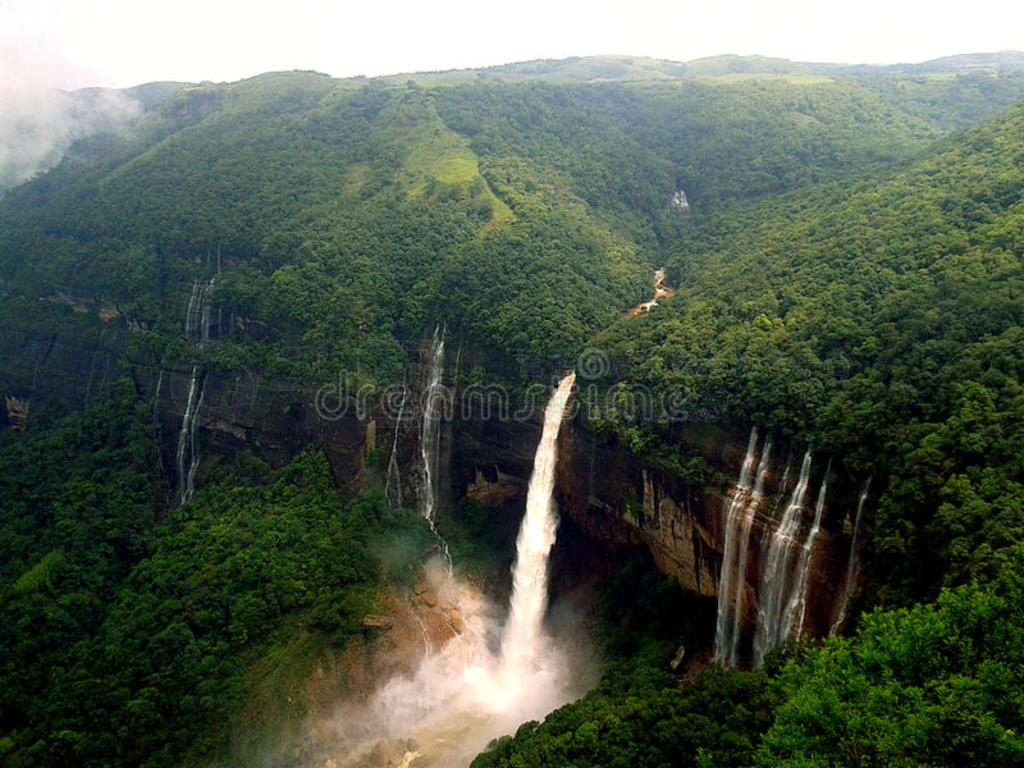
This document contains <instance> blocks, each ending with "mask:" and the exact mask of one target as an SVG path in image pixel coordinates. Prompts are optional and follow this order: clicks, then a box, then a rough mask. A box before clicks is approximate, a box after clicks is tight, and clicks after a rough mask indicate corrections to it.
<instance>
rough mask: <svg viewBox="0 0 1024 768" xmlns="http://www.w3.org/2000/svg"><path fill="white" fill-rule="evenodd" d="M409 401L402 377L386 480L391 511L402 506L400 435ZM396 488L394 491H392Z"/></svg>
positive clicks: (386, 497) (385, 496)
mask: <svg viewBox="0 0 1024 768" xmlns="http://www.w3.org/2000/svg"><path fill="white" fill-rule="evenodd" d="M408 399H409V390H408V389H407V388H406V386H405V377H404V376H403V377H402V402H401V403H399V405H398V418H397V419H396V420H395V436H394V439H393V440H392V441H391V458H390V459H388V473H387V477H386V478H385V480H384V499H385V501H387V504H388V506H389V507H390V508H391V509H397V508H398V507H400V506H402V476H401V474H400V473H399V471H398V433H399V431H400V430H401V428H402V416H404V415H405V401H406V400H408ZM392 488H394V491H392V490H391V489H392Z"/></svg>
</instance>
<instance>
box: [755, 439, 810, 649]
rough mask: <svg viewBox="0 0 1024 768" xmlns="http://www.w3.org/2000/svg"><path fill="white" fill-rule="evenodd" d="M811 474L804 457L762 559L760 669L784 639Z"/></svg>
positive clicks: (757, 636) (807, 457) (758, 637)
mask: <svg viewBox="0 0 1024 768" xmlns="http://www.w3.org/2000/svg"><path fill="white" fill-rule="evenodd" d="M810 474H811V452H810V451H808V452H807V453H806V454H804V461H803V464H802V465H801V467H800V477H799V478H798V479H797V483H796V487H795V488H794V489H793V495H792V496H791V497H790V499H789V504H787V505H786V509H785V510H784V511H783V513H782V517H781V519H780V520H779V524H778V526H777V527H776V529H775V532H774V533H773V534H772V538H771V541H770V542H769V545H768V553H767V555H765V558H764V565H763V568H764V570H763V571H762V575H761V588H760V590H759V592H758V594H759V595H760V606H759V609H758V612H757V631H756V633H755V635H754V665H755V666H761V664H762V663H764V658H765V656H766V655H767V654H768V652H769V651H770V650H772V649H773V648H775V647H776V646H777V645H779V644H780V643H782V642H783V641H784V640H785V639H786V634H785V632H786V629H787V628H786V627H785V626H784V623H783V619H784V613H785V608H786V601H787V597H788V596H789V594H790V591H791V585H792V579H791V571H790V560H791V555H792V552H793V545H794V544H795V543H796V540H797V536H798V535H799V533H800V520H801V517H802V512H803V509H804V496H806V494H807V486H808V483H809V481H810Z"/></svg>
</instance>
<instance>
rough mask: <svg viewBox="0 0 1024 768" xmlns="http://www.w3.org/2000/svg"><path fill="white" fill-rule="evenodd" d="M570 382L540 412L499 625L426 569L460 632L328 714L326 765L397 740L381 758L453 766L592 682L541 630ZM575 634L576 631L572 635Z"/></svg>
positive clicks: (466, 594) (359, 761)
mask: <svg viewBox="0 0 1024 768" xmlns="http://www.w3.org/2000/svg"><path fill="white" fill-rule="evenodd" d="M574 381H575V375H574V374H571V373H570V374H569V375H568V376H566V377H565V378H564V379H563V380H562V381H561V383H560V384H559V386H558V390H557V391H556V392H555V394H554V395H553V396H552V398H551V400H550V401H549V403H548V406H547V408H546V410H545V416H544V430H543V434H542V435H541V440H540V443H539V445H538V447H537V453H536V456H535V458H534V468H533V474H532V476H531V478H530V485H529V491H528V494H527V502H526V513H525V514H524V516H523V522H522V525H521V528H520V531H519V536H518V538H517V540H516V547H517V556H516V564H515V567H514V571H513V593H512V597H511V600H510V609H509V615H508V619H507V620H506V623H505V627H504V630H503V631H502V630H501V629H500V623H499V621H498V617H497V614H498V611H497V610H496V609H495V607H494V606H493V605H491V604H490V603H489V602H488V601H487V600H485V599H484V598H483V597H482V596H481V595H480V593H479V592H477V591H476V590H474V589H473V588H472V587H470V586H469V585H467V584H465V583H463V582H462V581H461V580H459V579H457V578H453V577H451V576H450V575H447V574H441V573H440V572H439V571H440V569H435V571H434V572H433V575H432V577H431V584H432V588H433V589H434V590H435V591H436V593H437V597H438V598H439V600H440V601H441V603H446V602H450V603H452V604H454V605H457V606H458V609H459V612H460V614H461V617H462V620H463V622H464V625H465V626H464V629H463V631H462V633H461V634H459V635H458V636H456V637H455V638H453V639H451V640H450V641H449V642H448V643H447V644H445V645H444V646H443V647H441V648H440V649H438V650H436V651H430V652H428V655H427V656H426V658H425V659H424V660H423V662H422V663H421V665H420V667H419V669H418V670H417V671H416V673H415V674H414V675H413V676H412V677H411V678H406V677H395V678H393V679H391V680H390V681H389V682H387V683H386V684H385V685H384V686H382V687H381V688H380V689H379V690H378V691H377V692H376V693H375V694H374V696H373V698H372V699H371V700H370V702H369V703H368V705H367V707H366V708H365V709H363V710H358V708H356V710H352V709H350V710H346V711H345V712H344V713H343V714H342V715H340V716H339V717H338V719H337V720H336V722H335V725H334V727H335V728H336V729H337V731H339V732H340V733H341V734H342V736H343V740H344V741H345V743H346V744H347V747H346V749H345V750H344V751H343V752H341V753H339V754H337V755H336V759H335V764H336V765H338V766H340V767H342V768H349V767H350V766H351V767H352V768H354V767H355V766H361V765H364V764H365V763H364V762H363V760H364V758H365V757H366V756H367V755H369V754H370V753H371V751H372V750H374V749H378V748H379V746H380V745H381V744H385V745H398V746H397V747H396V750H397V752H396V754H395V757H394V758H393V759H392V758H389V759H391V760H392V762H390V763H388V764H398V765H401V764H402V761H403V760H405V761H407V762H408V761H412V760H414V759H416V758H418V757H422V758H423V759H425V760H427V761H429V764H430V765H438V766H442V765H443V766H446V768H461V767H463V766H467V765H468V764H469V762H470V761H471V760H472V759H473V757H474V756H475V755H476V754H478V753H479V752H480V751H481V750H483V749H484V748H485V747H486V746H487V744H488V742H489V741H491V740H492V739H494V738H496V737H497V736H500V735H501V734H504V733H511V732H513V731H514V730H515V729H516V727H517V726H519V725H520V724H521V723H523V722H526V721H528V720H535V719H541V718H543V717H544V716H545V715H546V714H547V713H549V712H551V711H552V710H554V709H556V708H558V707H559V706H561V705H562V704H565V703H566V702H568V701H571V700H572V699H574V698H576V697H578V696H580V695H582V694H583V693H585V691H586V689H587V688H588V687H589V686H590V685H591V684H592V683H593V680H592V679H590V677H589V676H588V675H586V674H582V673H581V666H580V661H579V659H578V658H576V656H577V655H578V654H580V653H582V652H583V649H582V648H576V647H572V646H571V641H570V640H564V639H563V640H562V641H560V642H557V643H556V642H555V641H554V640H553V639H552V637H551V636H550V635H549V634H548V632H547V631H545V628H544V616H545V612H546V609H547V602H548V595H547V581H548V580H547V568H548V555H549V553H550V550H551V547H552V545H553V544H554V541H555V533H556V529H557V518H556V515H555V510H554V508H553V502H552V492H553V490H554V479H555V465H556V463H557V439H558V432H559V428H560V426H561V422H562V420H563V415H564V411H565V407H566V403H567V401H568V398H569V395H570V392H571V390H572V387H573V383H574ZM583 634H584V633H582V632H580V631H578V630H577V631H575V632H574V633H573V637H574V638H579V637H580V636H582V635H583ZM584 647H585V646H584ZM410 739H411V740H412V741H409V740H410ZM412 744H414V745H415V747H412V746H410V745H412ZM381 764H383V763H381Z"/></svg>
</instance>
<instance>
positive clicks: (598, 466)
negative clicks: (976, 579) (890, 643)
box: [2, 318, 856, 634]
mask: <svg viewBox="0 0 1024 768" xmlns="http://www.w3.org/2000/svg"><path fill="white" fill-rule="evenodd" d="M99 330H100V332H99V333H94V334H93V335H86V334H81V335H75V334H67V335H65V336H58V337H50V338H43V337H41V336H31V335H28V334H26V335H25V336H23V337H17V338H15V337H8V339H7V341H6V344H7V345H11V344H17V345H20V346H21V348H22V352H23V355H21V356H20V360H21V361H22V365H21V366H20V368H19V369H18V370H8V371H7V372H6V373H5V374H4V375H3V377H2V378H3V384H4V389H5V390H6V391H5V392H4V394H5V395H7V401H8V402H7V406H8V407H7V409H6V411H7V413H6V416H7V423H8V427H15V428H19V429H24V428H25V425H26V422H27V424H28V426H29V428H31V410H30V409H31V408H34V407H35V402H34V401H36V400H38V401H40V402H45V401H47V400H49V401H57V402H60V403H61V404H63V405H64V406H65V407H80V405H81V404H82V403H83V402H87V401H88V400H89V399H91V398H93V397H95V396H96V395H97V393H98V392H99V391H100V390H101V389H102V388H103V387H104V386H105V385H106V383H107V382H109V381H112V380H113V379H114V378H116V376H117V371H116V367H117V365H116V361H117V359H118V356H119V354H120V353H121V352H122V350H123V347H122V344H121V343H120V342H121V341H122V339H123V338H124V337H123V335H122V334H124V333H125V331H124V329H118V328H117V320H116V318H115V319H113V322H109V321H105V322H104V323H103V325H102V326H100V327H99ZM119 337H120V338H119ZM424 355H425V352H424V350H420V354H419V355H418V357H419V358H420V361H419V364H418V365H417V366H416V367H415V370H414V372H413V375H412V377H411V379H410V382H409V383H410V389H409V393H408V400H407V403H408V406H407V408H406V410H405V411H404V413H403V416H402V420H401V421H398V420H397V419H396V418H395V414H389V413H387V412H385V411H384V409H382V408H379V407H376V408H374V407H371V408H370V409H369V410H368V411H367V412H364V413H360V414H357V413H356V409H355V408H350V409H348V410H346V411H345V412H344V413H339V414H335V413H327V414H325V413H324V412H323V409H322V408H318V407H317V394H318V391H317V389H316V386H315V384H314V383H308V382H282V381H277V380H274V379H273V378H270V377H265V376H262V375H261V374H260V373H259V372H257V371H251V372H248V373H244V374H238V373H235V374H221V373H217V372H209V373H205V374H203V393H202V405H201V408H200V410H199V415H198V417H197V430H198V442H199V446H200V453H201V456H202V461H201V463H200V470H199V474H198V485H199V487H201V486H202V484H203V479H204V474H205V472H206V471H207V469H208V468H209V467H210V466H211V465H212V464H214V463H216V461H218V460H222V459H223V458H230V457H232V456H234V455H235V454H237V453H239V452H240V451H243V450H251V451H253V452H254V453H255V454H256V455H258V456H260V457H261V458H263V459H264V460H266V461H268V462H269V463H270V464H272V465H279V464H282V463H285V462H287V461H288V460H289V458H290V457H291V456H294V455H295V454H296V453H297V452H298V451H300V450H302V449H303V448H304V447H305V446H306V445H308V444H310V443H315V444H317V445H319V446H321V447H322V448H323V449H324V450H325V452H326V454H327V456H328V458H329V460H330V462H331V466H332V468H333V470H334V475H335V479H336V481H337V483H338V485H339V487H340V488H342V489H343V490H344V491H345V492H355V491H357V490H358V489H359V488H360V487H361V486H362V483H363V480H364V475H365V471H366V469H367V461H368V458H370V457H371V456H373V455H374V453H375V452H376V453H377V454H379V455H381V456H383V457H384V458H385V460H386V459H388V458H389V457H390V456H391V453H392V450H393V449H394V451H395V455H396V464H397V473H396V476H395V478H394V481H393V484H392V485H391V487H390V493H391V495H389V499H390V500H392V502H393V503H394V499H392V496H393V495H395V494H396V489H397V492H398V493H400V501H401V503H402V505H403V506H407V507H415V506H416V499H417V494H418V493H419V489H420V487H421V485H422V477H421V475H422V458H421V456H420V454H419V439H420V431H421V426H422V425H421V421H422V412H421V408H420V407H419V406H420V404H419V399H420V398H419V395H420V393H421V391H422V389H423V385H424V381H423V379H424V376H425V374H424V370H423V367H424V364H423V360H424V359H425V358H424ZM130 371H131V374H132V378H133V380H134V382H135V387H136V390H137V392H138V393H139V396H140V397H141V398H142V399H143V400H145V401H146V402H149V403H151V407H152V413H153V418H154V420H155V422H156V423H157V424H158V425H159V429H160V433H161V446H162V450H161V456H160V461H161V463H162V465H163V469H164V474H165V476H166V477H167V478H168V485H169V499H171V503H173V496H174V495H173V485H174V482H175V480H176V466H175V463H176V462H175V449H176V446H177V443H178V440H179V436H180V430H181V425H182V414H183V412H184V411H185V408H186V404H187V399H188V391H189V379H190V375H191V368H190V367H189V366H182V365H177V366H173V367H172V366H168V367H166V368H164V369H163V370H162V371H161V368H160V366H157V365H152V364H141V363H136V364H133V365H131V366H130ZM457 378H458V377H457V372H454V371H452V370H449V371H448V374H447V378H446V379H445V384H446V386H447V387H448V388H449V389H450V391H451V392H453V393H454V391H455V390H456V389H457V386H458V382H457ZM452 399H453V401H454V396H452ZM372 405H373V404H371V406H372ZM377 405H379V404H377ZM393 405H394V404H392V406H393ZM454 410H455V409H452V408H450V407H449V408H448V409H447V410H446V414H445V418H444V419H443V420H442V425H441V437H440V449H441V450H440V478H439V482H438V485H437V490H438V494H439V502H440V503H441V505H442V506H447V505H449V504H455V503H458V502H459V501H460V500H461V499H463V498H470V499H472V500H474V501H476V502H479V503H482V504H484V505H485V506H488V507H490V508H492V509H494V510H497V511H499V512H500V514H496V515H495V516H494V518H493V519H494V521H495V525H498V526H500V527H501V529H502V530H501V533H502V534H503V535H504V534H506V533H507V535H508V536H509V537H510V540H511V539H513V538H514V536H515V528H516V526H517V525H518V519H519V517H520V516H521V512H522V505H523V503H524V502H525V497H526V489H527V482H528V480H529V476H530V472H531V469H532V464H533V458H534V452H535V450H536V447H537V442H538V440H539V437H540V425H539V423H535V422H532V421H516V420H509V419H505V420H500V419H483V418H477V417H472V416H471V417H469V418H466V419H460V418H459V416H460V414H457V413H455V412H454ZM25 412H28V416H27V417H26V416H25ZM396 424H397V425H398V429H399V432H398V439H397V440H396V439H395V428H396ZM682 442H683V445H682V446H680V451H683V452H686V453H689V454H691V455H692V454H699V455H701V456H702V457H703V459H704V461H705V463H706V465H707V466H708V468H709V470H710V475H709V476H710V478H711V480H710V481H709V482H708V483H707V484H704V485H702V486H700V487H694V486H692V485H688V484H686V483H685V482H684V481H683V480H681V479H680V478H679V477H676V476H673V475H671V474H668V473H665V472H662V471H659V470H656V469H652V468H650V467H645V466H643V465H642V464H641V463H640V462H639V461H638V459H637V457H636V456H634V455H633V454H632V453H630V452H629V451H628V450H627V449H626V448H625V447H623V446H622V445H621V444H619V443H618V442H617V441H616V440H615V439H614V438H608V437H605V436H601V435H597V434H595V433H593V432H591V431H590V430H588V429H587V428H586V426H585V425H584V424H582V423H581V422H580V420H578V419H577V420H574V421H572V422H568V423H567V424H566V425H565V426H564V427H563V429H562V432H561V436H560V447H559V455H560V459H559V464H558V468H557V476H556V491H555V494H556V501H557V503H558V507H559V510H560V512H561V513H562V515H563V516H568V517H569V518H571V519H572V520H573V522H574V523H575V525H576V526H577V528H578V529H579V530H580V531H582V532H583V534H585V535H586V536H587V537H589V538H590V539H592V540H593V541H594V542H596V543H598V544H600V545H601V546H602V547H604V548H605V549H608V550H612V551H614V550H618V549H624V548H627V547H635V546H643V547H646V548H647V549H648V550H649V551H650V553H651V555H652V558H653V560H654V563H655V564H656V566H657V567H658V568H659V569H660V570H661V571H662V572H663V573H665V574H666V575H668V576H670V577H671V578H673V579H675V580H676V581H677V582H678V583H679V585H680V586H681V587H683V588H684V589H687V590H690V591H693V592H694V593H696V594H699V595H701V596H704V597H708V598H714V597H716V596H717V595H718V591H719V583H720V580H721V569H722V560H723V549H724V542H725V539H726V530H725V528H726V515H727V510H728V507H729V500H730V493H732V485H733V484H734V483H735V481H736V478H737V476H738V474H739V469H740V465H741V464H742V463H743V458H744V451H745V445H746V441H745V438H744V436H743V435H741V434H736V433H734V432H730V431H728V430H726V429H722V428H720V427H717V426H715V425H694V426H693V427H692V428H691V429H690V430H688V431H687V432H685V433H684V435H683V441H682ZM793 464H794V461H793V459H792V457H790V458H789V459H787V458H785V455H784V454H783V453H782V452H781V451H777V452H775V454H774V457H773V459H772V465H771V469H770V471H769V472H768V475H767V479H766V483H765V500H764V503H762V505H761V506H760V508H759V510H758V514H757V516H756V517H755V519H754V521H753V524H752V527H751V536H750V539H749V557H748V560H747V567H746V569H745V573H744V574H743V579H742V580H743V586H742V589H743V594H744V600H743V613H744V616H743V624H744V626H745V627H747V629H748V631H749V629H750V628H751V627H753V624H754V621H755V619H756V615H757V610H758V582H759V579H760V574H761V569H762V562H763V555H764V551H765V549H766V547H767V544H768V538H769V536H770V532H771V530H772V529H773V527H774V522H773V521H774V520H777V519H778V516H779V514H780V510H781V508H782V507H783V506H784V504H785V500H786V496H787V494H788V493H790V492H791V491H792V486H793V484H794V481H795V477H794V476H795V468H794V466H792V465H793ZM380 469H381V470H383V469H384V467H383V465H382V466H380ZM820 474H821V469H820V468H818V469H817V476H814V477H813V478H812V484H811V485H812V493H814V492H816V489H817V484H818V483H819V482H820ZM388 481H389V482H392V477H391V473H390V472H389V473H388ZM848 485H849V488H848V489H844V488H843V487H842V486H841V485H840V486H837V487H836V488H835V489H830V492H829V496H828V501H827V504H826V508H825V512H824V516H823V527H822V532H821V534H820V536H819V537H818V539H817V541H816V545H815V549H814V552H813V559H812V563H811V569H810V572H811V583H810V588H809V593H810V594H811V595H813V596H814V597H813V599H812V601H811V603H810V604H809V605H808V610H807V617H808V618H807V621H806V623H805V627H806V631H808V632H812V633H815V634H821V633H825V632H827V631H828V629H829V628H830V626H831V624H832V622H833V621H834V619H835V613H836V611H837V610H838V607H837V605H838V602H839V600H840V593H841V592H842V588H843V583H842V582H843V578H844V572H845V568H846V558H847V554H848V547H849V536H850V530H849V523H850V520H851V518H852V511H853V508H854V505H855V501H856V498H855V496H856V494H855V492H854V491H852V490H851V489H852V487H853V483H852V479H850V482H849V483H848ZM812 501H813V500H812ZM506 528H507V529H508V530H507V531H506V530H505V529H506ZM804 530H806V525H805V528H804Z"/></svg>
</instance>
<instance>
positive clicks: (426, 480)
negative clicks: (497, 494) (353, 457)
mask: <svg viewBox="0 0 1024 768" xmlns="http://www.w3.org/2000/svg"><path fill="white" fill-rule="evenodd" d="M443 378H444V329H443V328H441V327H440V326H436V327H435V328H434V338H433V340H432V341H431V344H430V362H429V363H428V364H427V386H426V389H424V391H423V400H424V402H423V428H422V430H421V432H420V454H421V455H422V457H423V492H422V494H421V496H420V504H419V506H420V515H421V516H422V517H423V518H424V519H425V520H426V521H427V523H429V524H430V530H431V531H433V533H434V536H435V537H437V546H438V550H439V551H440V553H441V559H442V560H444V563H445V566H446V567H447V569H448V572H449V573H450V572H451V570H452V558H451V554H450V553H449V552H448V542H446V541H445V540H444V537H442V536H441V534H440V533H439V532H438V530H437V525H436V522H435V515H436V513H437V484H438V480H439V478H440V475H441V416H442V412H443V411H444V403H445V396H446V394H447V393H446V391H445V386H444V383H443V381H442V380H443ZM392 455H393V454H392Z"/></svg>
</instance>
